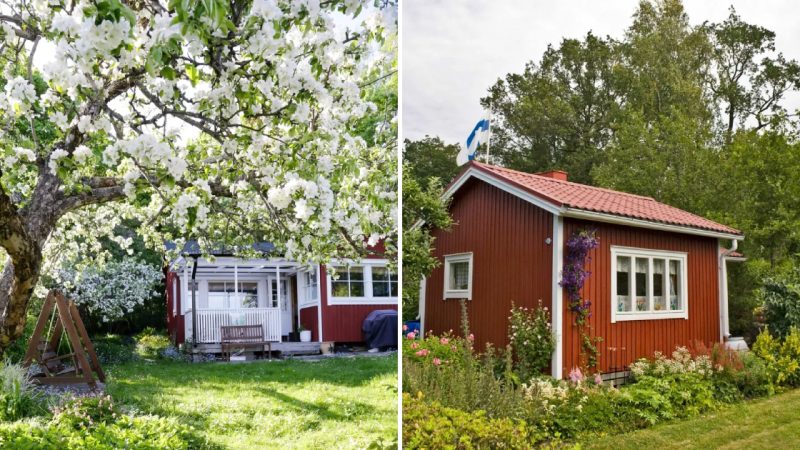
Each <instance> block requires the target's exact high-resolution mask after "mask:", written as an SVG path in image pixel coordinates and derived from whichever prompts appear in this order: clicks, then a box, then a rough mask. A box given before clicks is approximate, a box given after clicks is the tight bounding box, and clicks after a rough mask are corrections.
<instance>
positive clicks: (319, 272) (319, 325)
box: [317, 264, 330, 342]
mask: <svg viewBox="0 0 800 450" xmlns="http://www.w3.org/2000/svg"><path fill="white" fill-rule="evenodd" d="M321 275H322V266H321V265H320V264H317V305H318V308H317V330H319V336H318V338H319V339H318V340H319V342H324V341H323V340H322V283H320V277H321ZM328 295H330V291H328Z"/></svg>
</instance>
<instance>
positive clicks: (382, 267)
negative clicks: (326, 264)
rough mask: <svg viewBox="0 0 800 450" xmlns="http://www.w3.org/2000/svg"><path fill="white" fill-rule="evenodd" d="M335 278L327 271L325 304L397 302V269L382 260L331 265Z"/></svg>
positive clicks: (386, 303)
mask: <svg viewBox="0 0 800 450" xmlns="http://www.w3.org/2000/svg"><path fill="white" fill-rule="evenodd" d="M330 269H331V272H332V273H333V272H334V271H335V273H336V275H337V276H338V278H334V276H332V275H328V277H327V278H328V290H329V292H330V293H331V295H330V297H329V298H328V304H332V305H336V304H339V305H359V304H362V305H367V304H385V305H388V304H396V303H397V295H398V286H397V285H398V279H397V273H395V272H394V271H392V270H390V269H389V268H388V267H387V262H386V261H384V260H378V259H375V260H363V261H360V262H359V264H358V265H353V266H331V268H330Z"/></svg>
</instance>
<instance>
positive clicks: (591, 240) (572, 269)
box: [559, 229, 598, 325]
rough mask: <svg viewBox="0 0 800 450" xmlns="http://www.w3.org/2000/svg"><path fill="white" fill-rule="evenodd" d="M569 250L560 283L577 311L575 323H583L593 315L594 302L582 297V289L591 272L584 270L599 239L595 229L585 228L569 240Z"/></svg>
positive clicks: (571, 309) (575, 311)
mask: <svg viewBox="0 0 800 450" xmlns="http://www.w3.org/2000/svg"><path fill="white" fill-rule="evenodd" d="M566 246H567V252H566V255H565V259H564V267H563V269H562V271H561V282H560V283H559V285H560V286H561V287H563V288H564V289H565V290H566V291H567V301H568V304H569V309H570V311H572V312H573V313H575V315H576V316H575V323H577V324H578V325H582V324H583V323H585V322H586V319H587V318H589V317H591V315H592V313H591V310H590V308H591V306H592V302H591V301H589V300H586V299H583V298H582V297H581V289H583V283H584V282H586V278H587V277H588V276H589V275H591V272H589V271H587V270H584V267H585V265H586V262H587V261H589V252H590V251H592V250H593V249H595V248H597V246H598V241H597V236H596V231H595V230H591V229H589V230H587V229H583V230H580V231H578V232H576V233H575V234H573V235H572V237H570V238H569V239H568V240H567V245H566Z"/></svg>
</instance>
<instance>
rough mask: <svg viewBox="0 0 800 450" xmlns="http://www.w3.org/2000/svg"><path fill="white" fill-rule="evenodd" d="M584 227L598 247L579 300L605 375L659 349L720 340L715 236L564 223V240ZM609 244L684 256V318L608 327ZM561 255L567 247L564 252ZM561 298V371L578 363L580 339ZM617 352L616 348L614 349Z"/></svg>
mask: <svg viewBox="0 0 800 450" xmlns="http://www.w3.org/2000/svg"><path fill="white" fill-rule="evenodd" d="M583 228H593V229H596V230H597V237H598V239H599V247H598V248H596V249H595V250H593V251H592V252H591V253H590V254H589V256H590V258H591V261H590V262H589V263H588V264H587V270H589V271H590V272H591V275H589V277H588V278H587V279H586V283H585V284H584V288H583V297H584V298H585V299H588V300H591V302H592V307H591V311H592V317H591V318H590V319H589V323H590V325H591V327H592V335H594V336H599V337H602V339H603V341H602V342H600V343H599V344H598V345H597V347H598V350H599V369H600V371H601V372H609V371H612V370H615V369H618V368H621V367H622V366H626V365H629V364H630V363H631V362H633V361H635V360H636V359H638V358H641V357H652V356H653V353H654V352H656V351H660V352H662V353H665V354H670V353H672V351H673V350H674V349H675V347H676V346H681V345H683V346H689V345H691V344H693V343H694V342H695V341H702V342H704V343H706V344H708V343H713V342H717V341H719V290H718V289H719V286H718V284H719V283H718V272H717V271H718V267H717V265H718V261H717V255H718V253H717V252H718V243H717V240H716V239H714V238H708V237H702V236H692V235H686V234H679V233H669V232H663V231H657V230H647V229H643V228H635V227H625V226H620V225H612V224H604V223H597V222H587V221H581V220H574V219H566V220H565V223H564V240H565V243H566V240H567V239H569V237H570V236H571V235H572V234H573V233H574V232H576V231H578V230H580V229H583ZM611 246H625V247H635V248H642V249H652V250H668V251H677V252H685V253H687V283H688V286H687V294H688V295H687V298H688V307H689V317H688V319H660V320H637V321H623V322H617V323H613V324H612V323H611V307H612V301H611V300H612V298H611V276H612V274H611ZM565 252H566V248H565ZM567 302H568V301H567V299H566V295H565V296H564V333H563V337H564V344H563V345H564V366H563V369H564V373H568V372H569V370H570V369H571V368H572V367H575V366H578V365H579V364H580V335H579V330H578V329H577V328H576V327H575V326H574V314H573V313H572V312H570V311H569V305H568V304H567ZM615 349H616V350H615Z"/></svg>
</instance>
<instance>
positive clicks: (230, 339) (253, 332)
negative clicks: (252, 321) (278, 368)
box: [220, 325, 272, 361]
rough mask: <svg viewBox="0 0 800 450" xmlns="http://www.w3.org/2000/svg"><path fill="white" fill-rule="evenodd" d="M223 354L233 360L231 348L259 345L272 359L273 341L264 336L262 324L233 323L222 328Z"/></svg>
mask: <svg viewBox="0 0 800 450" xmlns="http://www.w3.org/2000/svg"><path fill="white" fill-rule="evenodd" d="M220 331H221V335H222V339H221V344H222V354H223V356H224V355H227V358H228V361H230V360H231V350H233V349H235V348H248V347H257V348H259V349H260V350H261V351H264V347H266V351H267V355H269V358H270V359H272V342H270V341H268V340H266V339H265V338H264V327H263V326H261V325H231V326H223V327H221V328H220Z"/></svg>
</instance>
